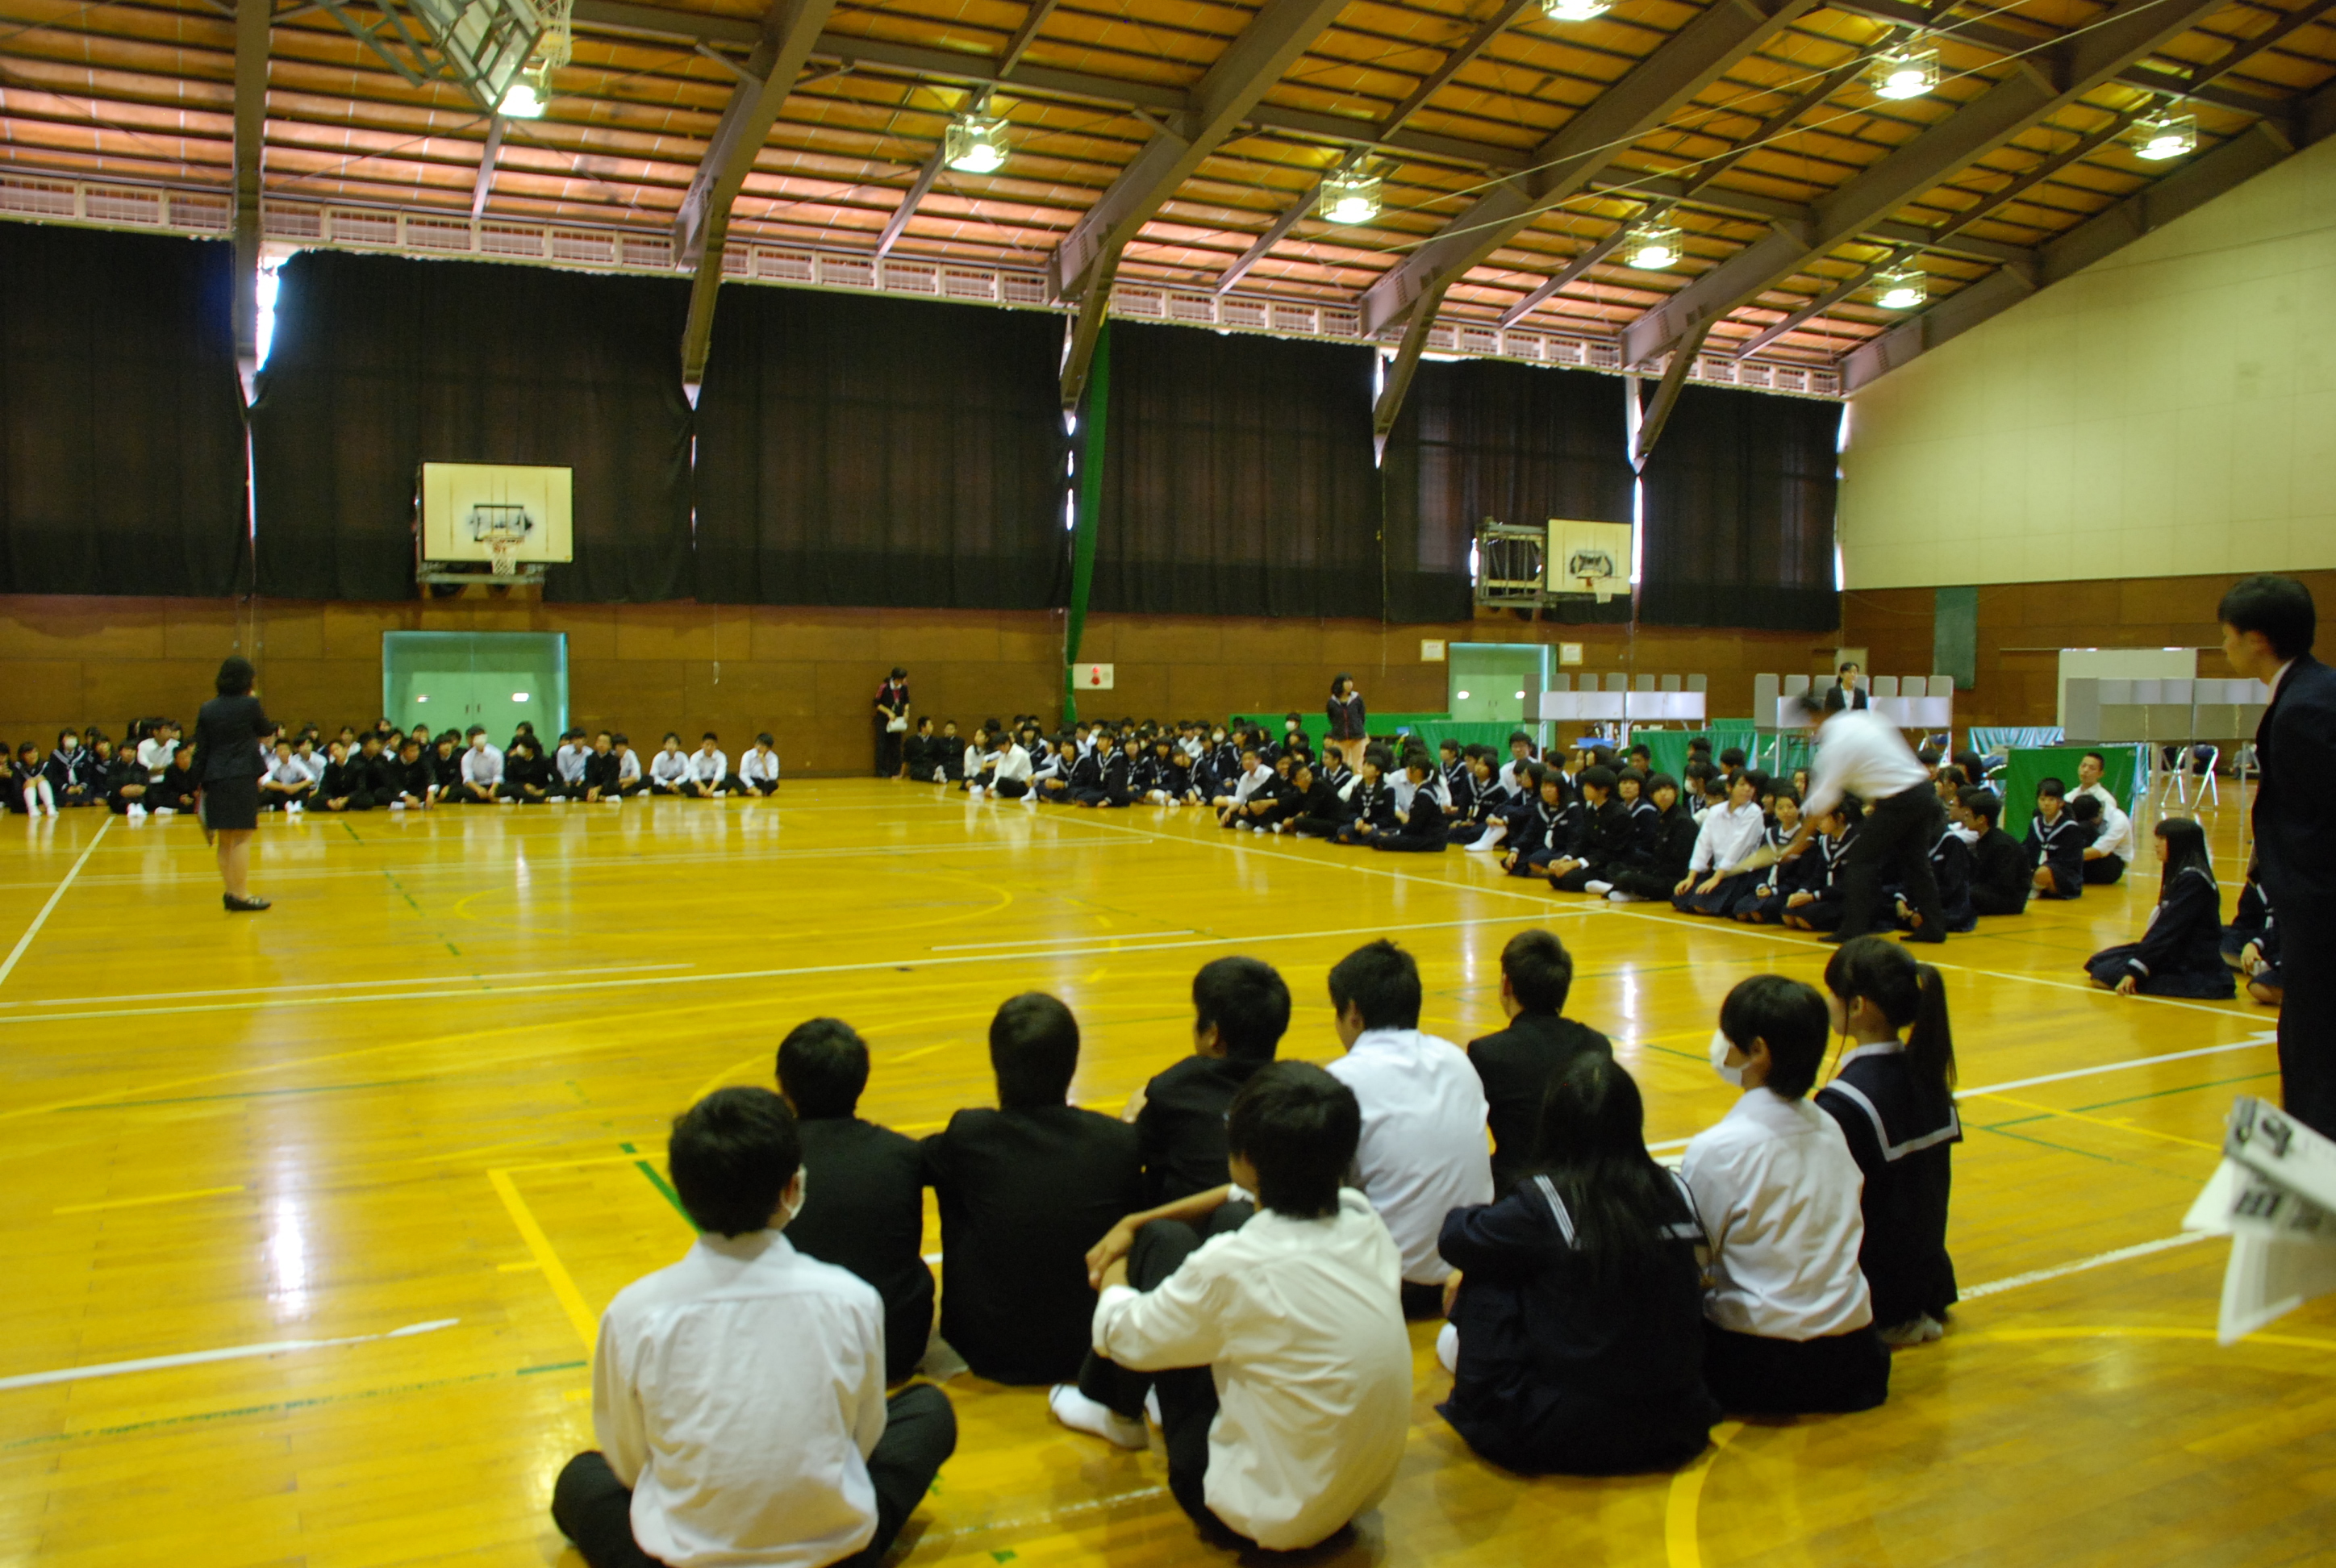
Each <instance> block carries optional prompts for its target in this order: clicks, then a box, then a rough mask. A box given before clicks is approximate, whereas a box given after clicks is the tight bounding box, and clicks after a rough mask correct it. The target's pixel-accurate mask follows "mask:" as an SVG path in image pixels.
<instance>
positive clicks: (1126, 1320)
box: [1050, 1062, 1465, 1551]
mask: <svg viewBox="0 0 2336 1568" xmlns="http://www.w3.org/2000/svg"><path fill="white" fill-rule="evenodd" d="M1464 1065H1465V1064H1464ZM1361 1123H1362V1112H1361V1110H1360V1108H1359V1107H1358V1105H1357V1104H1356V1098H1355V1096H1354V1094H1353V1093H1352V1092H1351V1091H1350V1090H1348V1088H1347V1087H1346V1086H1344V1085H1342V1084H1340V1083H1339V1082H1338V1080H1337V1079H1335V1078H1333V1077H1331V1076H1329V1074H1328V1073H1325V1072H1324V1071H1323V1070H1322V1069H1321V1068H1319V1067H1318V1066H1313V1065H1312V1064H1311V1063H1307V1062H1275V1063H1271V1064H1270V1065H1268V1066H1263V1067H1260V1068H1259V1069H1258V1071H1257V1072H1256V1074H1255V1075H1254V1076H1251V1078H1250V1080H1249V1081H1248V1082H1247V1083H1246V1084H1244V1085H1243V1086H1241V1090H1240V1092H1239V1093H1237V1094H1236V1095H1235V1096H1233V1100H1232V1104H1231V1107H1230V1108H1229V1109H1228V1110H1227V1112H1226V1116H1225V1142H1226V1146H1227V1149H1228V1152H1229V1154H1230V1156H1231V1157H1230V1159H1229V1161H1228V1164H1229V1165H1230V1166H1231V1175H1232V1178H1233V1183H1234V1187H1236V1188H1238V1189H1240V1190H1241V1191H1242V1192H1245V1193H1255V1194H1256V1196H1257V1202H1258V1209H1257V1213H1255V1214H1254V1216H1253V1217H1251V1218H1250V1219H1249V1220H1248V1221H1247V1222H1244V1223H1242V1224H1241V1225H1239V1226H1238V1227H1237V1228H1233V1229H1231V1230H1228V1231H1225V1232H1222V1233H1220V1234H1218V1235H1216V1236H1214V1237H1213V1238H1212V1239H1210V1240H1208V1241H1207V1242H1203V1241H1202V1235H1201V1232H1199V1231H1198V1230H1196V1229H1195V1228H1194V1225H1193V1223H1192V1222H1194V1221H1197V1220H1200V1219H1201V1218H1202V1217H1203V1216H1205V1215H1207V1214H1208V1213H1211V1212H1212V1210H1214V1209H1216V1208H1217V1207H1218V1206H1219V1205H1220V1204H1223V1203H1224V1201H1225V1199H1226V1197H1227V1196H1228V1195H1229V1194H1230V1193H1231V1192H1232V1190H1233V1189H1232V1188H1225V1187H1220V1188H1217V1189H1215V1190H1214V1191H1212V1192H1209V1193H1200V1194H1197V1195H1196V1196H1194V1197H1192V1198H1188V1199H1185V1200H1183V1202H1182V1203H1172V1204H1168V1205H1164V1206H1163V1209H1161V1210H1154V1211H1153V1215H1157V1216H1161V1217H1157V1218H1148V1219H1147V1222H1145V1223H1144V1224H1143V1225H1142V1226H1141V1228H1137V1229H1131V1228H1130V1227H1128V1226H1124V1225H1123V1226H1121V1227H1119V1228H1117V1229H1114V1231H1113V1232H1112V1233H1111V1235H1109V1236H1107V1237H1106V1238H1105V1240H1104V1242H1102V1243H1101V1244H1100V1245H1098V1246H1097V1247H1096V1248H1095V1251H1093V1252H1090V1253H1089V1254H1088V1264H1089V1267H1090V1268H1091V1269H1092V1270H1093V1271H1094V1273H1095V1282H1096V1283H1097V1285H1098V1286H1099V1287H1100V1288H1101V1290H1102V1292H1103V1293H1102V1295H1101V1297H1100V1298H1099V1299H1098V1300H1096V1302H1095V1330H1094V1331H1095V1357H1096V1359H1098V1360H1099V1361H1101V1362H1105V1363H1108V1364H1110V1366H1112V1367H1114V1368H1127V1369H1131V1370H1135V1371H1145V1372H1153V1373H1157V1374H1158V1376H1157V1377H1156V1378H1154V1379H1153V1386H1154V1388H1155V1389H1156V1391H1157V1392H1158V1394H1159V1404H1160V1427H1161V1436H1162V1437H1163V1439H1164V1441H1165V1444H1166V1446H1167V1450H1168V1489H1169V1491H1170V1493H1171V1494H1173V1495H1174V1497H1175V1499H1176V1501H1177V1502H1178V1503H1179V1504H1181V1505H1183V1509H1184V1512H1185V1513H1186V1514H1190V1515H1191V1516H1192V1522H1193V1523H1194V1524H1198V1525H1199V1526H1200V1527H1201V1531H1202V1534H1203V1535H1204V1536H1206V1537H1209V1538H1210V1539H1211V1540H1212V1542H1213V1543H1214V1544H1219V1545H1230V1546H1241V1545H1245V1544H1250V1543H1255V1544H1258V1545H1260V1546H1263V1547H1266V1548H1269V1549H1270V1550H1274V1551H1295V1550H1299V1549H1301V1548H1304V1547H1308V1546H1312V1545H1315V1544H1319V1542H1321V1541H1324V1540H1326V1539H1328V1538H1329V1536H1331V1535H1333V1534H1337V1532H1338V1530H1340V1529H1341V1528H1343V1527H1344V1526H1345V1525H1346V1524H1348V1521H1350V1520H1351V1519H1353V1518H1354V1517H1355V1515H1356V1514H1360V1513H1362V1512H1363V1511H1364V1510H1366V1509H1368V1508H1372V1507H1375V1506H1377V1504H1378V1502H1379V1500H1380V1499H1381V1498H1383V1497H1385V1496H1386V1495H1387V1488H1388V1486H1389V1485H1392V1484H1393V1482H1394V1480H1395V1474H1396V1470H1397V1466H1400V1465H1401V1463H1402V1461H1403V1449H1404V1440H1405V1437H1406V1435H1407V1433H1408V1431H1409V1428H1410V1425H1411V1345H1410V1342H1409V1339H1408V1338H1407V1336H1406V1333H1405V1331H1404V1326H1403V1310H1402V1307H1401V1299H1400V1296H1399V1294H1398V1290H1397V1281H1398V1278H1399V1276H1400V1274H1401V1271H1402V1263H1401V1259H1400V1256H1399V1254H1398V1253H1397V1250H1396V1245H1395V1242H1394V1240H1393V1238H1391V1237H1390V1236H1389V1235H1388V1234H1387V1226H1386V1224H1385V1222H1382V1221H1381V1220H1380V1218H1379V1217H1378V1215H1377V1213H1374V1212H1373V1211H1372V1208H1371V1205H1370V1203H1368V1201H1367V1200H1366V1199H1365V1198H1364V1197H1363V1195H1362V1194H1361V1193H1356V1192H1352V1191H1341V1190H1340V1187H1339V1184H1338V1178H1339V1174H1340V1173H1341V1172H1342V1171H1345V1170H1346V1169H1347V1168H1348V1164H1349V1163H1350V1162H1351V1161H1352V1160H1353V1159H1354V1157H1355V1152H1356V1146H1357V1143H1358V1138H1359V1136H1360V1132H1361ZM1169 1211H1177V1212H1180V1213H1182V1214H1183V1218H1177V1217H1169ZM1095 1364H1096V1363H1095V1362H1090V1367H1093V1366H1095ZM1066 1393H1067V1394H1069V1395H1070V1396H1071V1400H1069V1401H1066V1399H1065V1398H1064V1396H1065V1395H1066ZM1072 1401H1076V1404H1074V1403H1073V1402H1072ZM1050 1402H1051V1403H1053V1404H1054V1406H1055V1407H1056V1415H1057V1417H1062V1418H1065V1419H1066V1423H1070V1424H1076V1425H1077V1426H1078V1427H1080V1429H1082V1430H1087V1431H1095V1432H1098V1433H1099V1434H1100V1435H1102V1436H1105V1437H1110V1438H1112V1440H1113V1441H1114V1442H1119V1443H1121V1444H1123V1445H1124V1446H1137V1442H1138V1441H1139V1440H1141V1439H1142V1438H1143V1436H1144V1426H1143V1421H1142V1418H1141V1417H1135V1418H1134V1419H1132V1420H1130V1419H1128V1418H1126V1417H1117V1418H1114V1417H1111V1414H1110V1412H1109V1411H1108V1410H1107V1409H1106V1408H1105V1407H1102V1406H1100V1405H1095V1402H1094V1401H1092V1400H1086V1399H1083V1398H1079V1396H1078V1394H1077V1391H1076V1389H1069V1388H1057V1389H1056V1391H1055V1396H1054V1398H1053V1399H1052V1400H1051V1401H1050ZM1083 1407H1085V1408H1083ZM1081 1415H1086V1416H1098V1417H1101V1418H1102V1420H1103V1422H1104V1423H1105V1424H1097V1425H1090V1424H1089V1423H1088V1422H1087V1421H1086V1420H1083V1419H1075V1417H1078V1416H1081ZM1124 1427H1132V1428H1133V1437H1131V1436H1130V1435H1129V1434H1127V1433H1126V1432H1124V1430H1121V1429H1120V1428H1124Z"/></svg>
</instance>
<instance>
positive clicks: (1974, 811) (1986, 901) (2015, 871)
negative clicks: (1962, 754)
mask: <svg viewBox="0 0 2336 1568" xmlns="http://www.w3.org/2000/svg"><path fill="white" fill-rule="evenodd" d="M1957 803H1958V804H1960V805H1961V808H1962V814H1963V820H1964V822H1965V823H1966V824H1967V825H1968V826H1969V827H1970V828H1971V830H1973V836H1972V838H1971V909H1972V910H1973V911H1975V912H1977V913H1979V914H1982V915H2017V914H2024V913H2026V912H2027V909H2028V890H2029V865H2028V852H2027V851H2025V850H2024V849H2022V848H2021V847H2020V841H2019V840H2018V839H2015V838H2013V837H2012V836H2011V835H2010V833H2005V832H2004V831H2003V829H2002V828H2001V827H2000V826H1998V825H1997V824H1998V823H1999V822H2000V819H2001V817H2002V815H2003V802H2002V801H2001V800H2000V799H1999V798H1997V795H1996V793H1995V792H1994V791H1993V790H1991V789H1982V788H1981V787H1979V786H1978V785H1973V786H1972V787H1971V788H1970V789H1967V790H1965V791H1963V793H1962V794H1961V796H1960V797H1958V802H1957Z"/></svg>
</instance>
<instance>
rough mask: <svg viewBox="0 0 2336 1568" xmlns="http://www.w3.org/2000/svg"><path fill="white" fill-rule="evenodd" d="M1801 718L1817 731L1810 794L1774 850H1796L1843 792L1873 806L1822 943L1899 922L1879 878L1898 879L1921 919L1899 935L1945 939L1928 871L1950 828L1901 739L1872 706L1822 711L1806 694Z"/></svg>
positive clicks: (1845, 868) (1924, 771)
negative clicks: (1835, 924)
mask: <svg viewBox="0 0 2336 1568" xmlns="http://www.w3.org/2000/svg"><path fill="white" fill-rule="evenodd" d="M1798 702H1799V706H1800V711H1801V716H1802V722H1803V723H1805V724H1806V725H1808V726H1811V727H1813V728H1815V730H1816V746H1817V756H1816V766H1815V769H1814V770H1813V771H1812V772H1811V773H1810V774H1809V798H1808V799H1806V800H1805V801H1803V802H1802V803H1801V825H1800V829H1799V831H1798V832H1796V833H1794V834H1793V839H1792V842H1790V843H1788V844H1786V846H1785V847H1784V849H1783V850H1782V851H1781V852H1780V854H1781V855H1782V856H1783V857H1784V858H1786V859H1790V858H1791V857H1792V856H1794V855H1796V854H1799V853H1800V852H1801V851H1802V848H1803V846H1804V845H1806V843H1807V842H1808V839H1809V835H1810V834H1811V833H1814V832H1815V831H1816V824H1817V823H1819V822H1821V821H1823V820H1824V819H1825V818H1826V817H1828V816H1830V815H1832V814H1833V809H1834V807H1835V806H1837V805H1839V804H1840V803H1841V801H1842V797H1843V796H1844V795H1854V796H1855V797H1856V798H1857V799H1858V800H1860V801H1863V802H1864V803H1866V804H1868V805H1871V806H1872V807H1873V808H1874V809H1873V810H1872V811H1871V812H1869V813H1866V816H1865V818H1864V822H1863V823H1860V825H1859V827H1858V830H1857V836H1856V837H1855V838H1854V839H1852V840H1851V841H1850V845H1849V852H1848V855H1847V858H1846V859H1845V860H1844V862H1842V868H1841V889H1842V897H1841V927H1840V929H1839V930H1832V931H1828V932H1826V933H1825V935H1824V936H1823V937H1821V938H1819V939H1818V940H1820V941H1827V942H1845V941H1848V940H1851V939H1852V938H1854V937H1863V936H1869V935H1871V934H1872V933H1874V932H1875V931H1878V930H1888V929H1889V928H1890V927H1891V926H1892V925H1893V924H1895V923H1896V922H1895V921H1894V920H1893V918H1892V911H1891V909H1890V907H1889V906H1888V904H1887V903H1886V902H1885V901H1883V896H1882V884H1883V882H1884V881H1895V882H1896V883H1897V884H1898V886H1899V887H1900V889H1901V890H1903V891H1902V892H1901V894H1900V896H1901V897H1903V899H1904V900H1905V901H1906V905H1907V907H1908V908H1909V909H1911V910H1913V911H1914V912H1915V913H1916V914H1918V915H1920V916H1922V921H1921V923H1920V925H1919V926H1918V927H1917V928H1916V929H1915V930H1912V931H1909V932H1908V933H1906V935H1904V936H1903V937H1901V938H1900V939H1899V940H1901V941H1907V942H1943V941H1945V940H1947V917H1946V912H1945V911H1943V910H1942V909H1940V907H1939V884H1938V881H1937V879H1936V878H1935V877H1933V876H1932V874H1931V846H1932V844H1934V843H1937V842H1939V835H1940V834H1941V833H1945V832H1946V831H1947V812H1946V808H1945V807H1944V806H1942V805H1941V804H1940V803H1939V792H1938V789H1937V788H1936V786H1934V785H1933V784H1932V782H1931V770H1930V769H1929V768H1927V767H1924V766H1923V765H1922V760H1921V759H1920V758H1918V757H1916V756H1915V755H1914V753H1913V748H1912V747H1910V746H1909V745H1907V744H1906V737H1905V736H1904V735H1901V734H1899V733H1898V731H1897V729H1896V728H1895V727H1894V726H1893V725H1892V724H1891V723H1890V721H1889V720H1888V719H1886V718H1883V716H1881V715H1880V714H1878V713H1875V712H1874V711H1873V710H1872V709H1870V708H1859V709H1845V710H1843V711H1841V712H1837V713H1835V714H1833V715H1832V716H1826V714H1825V710H1824V709H1822V708H1820V707H1818V706H1817V705H1816V704H1815V702H1813V701H1811V700H1810V699H1809V698H1807V697H1806V696H1804V697H1801V698H1799V699H1798Z"/></svg>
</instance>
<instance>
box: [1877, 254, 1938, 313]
mask: <svg viewBox="0 0 2336 1568" xmlns="http://www.w3.org/2000/svg"><path fill="white" fill-rule="evenodd" d="M1930 293H1931V279H1930V277H1929V275H1928V274H1926V273H1925V272H1923V270H1922V268H1919V267H1916V266H1914V265H1913V264H1912V263H1908V264H1906V265H1904V266H1902V267H1893V268H1888V269H1887V270H1885V271H1883V272H1882V273H1881V274H1879V275H1878V276H1877V277H1875V278H1874V304H1876V305H1879V306H1880V307H1882V308H1883V309H1884V310H1912V309H1913V308H1914V307H1916V306H1918V305H1920V304H1922V301H1923V300H1925V299H1927V298H1929V297H1930Z"/></svg>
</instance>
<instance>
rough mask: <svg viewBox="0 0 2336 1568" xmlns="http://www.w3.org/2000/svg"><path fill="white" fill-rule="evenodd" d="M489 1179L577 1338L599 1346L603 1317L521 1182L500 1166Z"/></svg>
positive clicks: (628, 1156)
mask: <svg viewBox="0 0 2336 1568" xmlns="http://www.w3.org/2000/svg"><path fill="white" fill-rule="evenodd" d="M617 1158H618V1159H619V1160H630V1159H633V1158H635V1156H634V1155H631V1154H618V1156H617ZM593 1163H594V1164H602V1163H605V1162H599V1161H595V1162H593ZM487 1181H488V1182H489V1183H491V1184H492V1186H493V1187H494V1189H495V1195H496V1196H497V1197H499V1198H501V1199H502V1201H503V1207H504V1208H505V1209H507V1210H509V1211H510V1213H511V1223H512V1224H514V1225H516V1226H518V1227H519V1235H520V1240H521V1241H522V1242H526V1243H527V1250H528V1252H529V1254H530V1256H532V1257H533V1258H534V1259H535V1261H536V1262H537V1264H538V1265H540V1267H541V1268H542V1270H543V1278H544V1280H545V1281H546V1282H547V1283H548V1284H550V1287H551V1293H552V1294H553V1295H554V1296H556V1297H558V1298H559V1300H560V1310H562V1311H564V1312H566V1313H567V1314H568V1322H569V1327H571V1328H573V1329H575V1330H576V1337H577V1338H578V1339H581V1340H583V1341H584V1348H585V1349H588V1350H596V1349H599V1340H600V1320H599V1317H598V1316H596V1315H595V1314H594V1312H593V1310H592V1309H591V1308H590V1307H589V1306H587V1305H585V1302H584V1292H583V1291H581V1290H578V1289H577V1288H576V1281H575V1280H574V1278H573V1277H572V1276H570V1275H569V1272H568V1265H566V1264H565V1263H562V1262H561V1261H560V1254H559V1253H558V1252H556V1251H552V1247H551V1238H550V1237H549V1236H546V1235H545V1234H544V1233H543V1227H542V1226H541V1225H540V1224H538V1223H536V1220H535V1214H534V1212H533V1211H532V1210H530V1209H529V1207H528V1206H527V1200H526V1199H524V1198H522V1197H521V1196H520V1195H519V1184H518V1183H516V1182H513V1181H512V1180H511V1172H510V1171H509V1170H501V1169H498V1170H492V1171H489V1172H488V1173H487Z"/></svg>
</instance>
